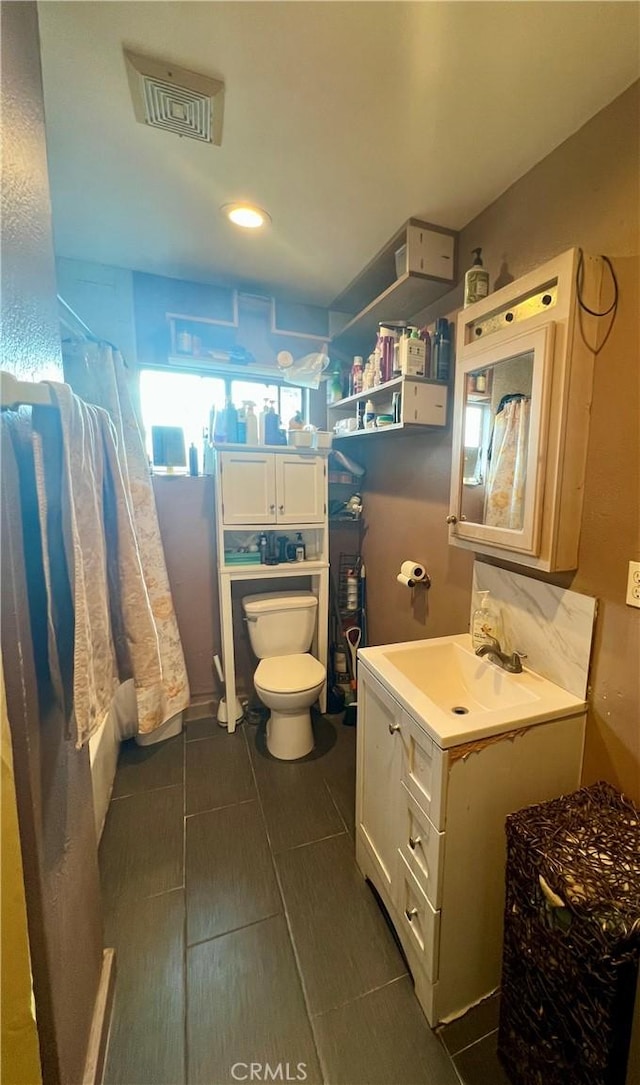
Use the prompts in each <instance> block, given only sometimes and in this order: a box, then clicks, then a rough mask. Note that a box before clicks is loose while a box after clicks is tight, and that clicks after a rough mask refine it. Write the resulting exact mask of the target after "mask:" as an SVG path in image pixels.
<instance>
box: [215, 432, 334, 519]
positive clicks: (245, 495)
mask: <svg viewBox="0 0 640 1085" xmlns="http://www.w3.org/2000/svg"><path fill="white" fill-rule="evenodd" d="M326 463H327V461H326V458H325V457H321V456H318V455H304V454H303V453H301V452H292V451H291V450H290V449H289V450H286V449H283V450H282V451H281V452H279V453H274V452H250V451H238V452H221V453H220V456H219V465H220V466H219V473H220V492H221V501H222V516H223V522H224V523H225V524H227V525H245V524H248V525H258V526H264V527H273V526H274V525H276V524H321V523H323V521H324V519H325V517H326V515H327V500H326V474H327V473H326Z"/></svg>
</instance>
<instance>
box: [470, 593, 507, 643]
mask: <svg viewBox="0 0 640 1085" xmlns="http://www.w3.org/2000/svg"><path fill="white" fill-rule="evenodd" d="M478 595H479V596H480V603H479V605H478V606H477V607H476V609H475V610H474V612H473V617H472V619H471V641H472V644H473V648H474V651H477V650H478V648H481V647H482V645H483V644H491V642H492V641H494V640H496V641H497V642H498V644H500V646H502V621H501V618H500V612H499V611H498V610H497V609H496V608H495V607H494V606H493V604H492V602H491V600H490V598H489V592H488V591H479V592H478Z"/></svg>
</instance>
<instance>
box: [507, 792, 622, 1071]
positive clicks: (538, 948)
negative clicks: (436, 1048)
mask: <svg viewBox="0 0 640 1085" xmlns="http://www.w3.org/2000/svg"><path fill="white" fill-rule="evenodd" d="M639 959H640V812H639V811H638V810H637V808H636V807H635V806H634V805H633V803H631V802H630V801H629V800H628V799H626V798H625V797H624V796H623V795H621V794H620V793H619V792H618V791H616V790H615V788H613V787H611V786H610V785H609V784H606V783H598V784H594V785H593V786H591V787H584V788H581V789H580V790H579V791H576V792H574V793H573V794H571V795H566V796H563V797H562V798H560V799H555V800H553V801H552V802H546V803H541V804H540V805H538V806H531V807H528V808H527V809H525V810H520V811H518V812H517V813H515V814H511V815H510V816H509V817H508V818H507V876H506V902H505V923H504V951H503V961H502V998H501V1007H500V1028H499V1033H498V1052H499V1054H500V1057H501V1059H502V1061H503V1064H504V1066H505V1068H506V1070H507V1072H508V1074H509V1076H510V1078H511V1080H512V1081H513V1082H514V1085H624V1080H625V1073H626V1065H627V1058H628V1051H629V1040H630V1035H631V1025H632V1015H633V1007H634V998H635V991H636V980H637V974H638V962H639Z"/></svg>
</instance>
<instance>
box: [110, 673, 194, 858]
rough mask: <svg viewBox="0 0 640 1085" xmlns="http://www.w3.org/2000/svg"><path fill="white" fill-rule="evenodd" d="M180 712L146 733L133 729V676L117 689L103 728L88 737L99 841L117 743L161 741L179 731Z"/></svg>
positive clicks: (134, 707) (116, 753)
mask: <svg viewBox="0 0 640 1085" xmlns="http://www.w3.org/2000/svg"><path fill="white" fill-rule="evenodd" d="M182 716H183V713H182V712H178V714H177V715H176V716H172V717H171V719H169V720H167V721H166V723H163V724H162V727H157V728H156V730H155V731H152V732H151V733H150V734H148V735H139V734H137V732H136V720H137V711H136V694H135V687H134V684H133V679H130V680H129V681H128V682H123V684H122V685H121V686H120V688H119V689H118V692H117V693H116V695H115V697H114V698H113V703H112V705H111V708H110V710H109V713H108V715H107V718H106V719H105V721H104V723H103V724H102V727H100V728H99V729H98V730H97V731H96V732H95V734H94V735H92V736H91V738H90V739H89V760H90V762H91V786H92V790H93V810H94V815H95V826H96V837H97V840H98V842H100V837H101V836H102V830H103V829H104V822H105V818H106V816H107V810H108V809H109V803H110V801H111V792H112V791H113V781H114V778H115V775H116V767H117V764H118V754H119V752H120V743H121V742H122V741H123V740H124V739H125V738H135V740H136V742H137V743H138V745H139V746H151V745H153V744H155V743H156V742H164V740H165V739H167V738H173V736H174V735H179V734H180V732H181V731H182V725H183V721H182Z"/></svg>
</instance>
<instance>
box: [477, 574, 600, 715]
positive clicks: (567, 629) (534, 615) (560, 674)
mask: <svg viewBox="0 0 640 1085" xmlns="http://www.w3.org/2000/svg"><path fill="white" fill-rule="evenodd" d="M479 591H490V592H491V599H492V601H493V605H494V606H495V607H496V608H497V609H499V610H500V613H501V617H502V624H503V626H504V635H505V644H504V645H503V648H505V650H506V651H509V652H513V651H518V652H526V654H527V659H526V661H525V666H527V667H530V668H531V670H532V671H536V672H537V673H538V674H541V675H543V677H544V678H548V679H549V680H550V681H551V682H556V683H557V684H558V685H559V686H562V687H563V689H566V690H568V691H569V692H570V693H573V694H574V695H575V696H576V697H583V698H585V699H586V696H587V682H588V676H589V660H590V657H591V641H592V638H593V630H594V624H595V618H596V611H597V606H598V601H597V599H594V598H593V597H592V596H590V595H580V594H579V593H578V592H575V591H567V590H566V589H564V588H556V587H555V586H554V585H553V584H546V583H544V582H543V581H541V580H534V579H533V578H532V577H528V576H521V575H520V574H518V573H511V572H508V571H507V570H506V569H500V568H498V567H497V566H495V565H487V564H485V563H484V562H481V561H476V562H475V564H474V567H473V595H472V600H471V614H472V615H473V611H474V610H475V608H476V607H477V606H478V602H479V599H478V595H477V593H478V592H479Z"/></svg>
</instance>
